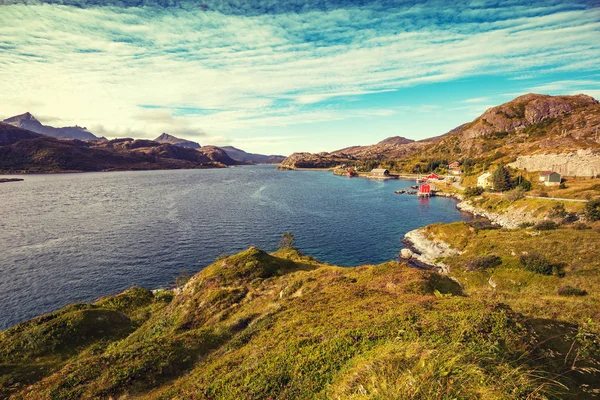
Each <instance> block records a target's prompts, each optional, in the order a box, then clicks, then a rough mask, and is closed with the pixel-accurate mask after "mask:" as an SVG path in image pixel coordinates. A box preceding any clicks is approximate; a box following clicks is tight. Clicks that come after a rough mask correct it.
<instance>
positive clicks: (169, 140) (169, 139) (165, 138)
mask: <svg viewBox="0 0 600 400" xmlns="http://www.w3.org/2000/svg"><path fill="white" fill-rule="evenodd" d="M154 141H155V142H158V143H166V144H173V145H175V146H180V147H189V148H192V149H199V148H200V147H201V146H200V144H198V143H196V142H192V141H191V140H185V139H180V138H178V137H175V136H173V135H169V134H168V133H163V134H162V135H160V136H159V137H157V138H156V139H154Z"/></svg>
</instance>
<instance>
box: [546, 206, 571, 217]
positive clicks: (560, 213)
mask: <svg viewBox="0 0 600 400" xmlns="http://www.w3.org/2000/svg"><path fill="white" fill-rule="evenodd" d="M548 216H549V217H550V218H563V217H566V216H567V210H565V205H564V203H556V204H555V205H554V206H553V207H552V209H550V212H549V213H548Z"/></svg>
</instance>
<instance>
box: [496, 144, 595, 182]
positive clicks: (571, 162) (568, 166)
mask: <svg viewBox="0 0 600 400" xmlns="http://www.w3.org/2000/svg"><path fill="white" fill-rule="evenodd" d="M508 166H509V167H512V168H518V169H525V170H527V171H556V172H558V173H559V174H561V175H564V176H596V175H600V154H599V153H597V152H594V151H593V150H592V149H584V150H578V151H577V152H574V153H562V154H535V155H531V156H520V157H519V158H517V161H515V162H513V163H510V164H508Z"/></svg>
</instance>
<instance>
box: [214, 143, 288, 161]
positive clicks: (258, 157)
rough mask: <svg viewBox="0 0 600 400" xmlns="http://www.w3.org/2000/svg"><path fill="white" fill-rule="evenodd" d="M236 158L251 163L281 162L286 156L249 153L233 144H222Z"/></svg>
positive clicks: (222, 147) (221, 147)
mask: <svg viewBox="0 0 600 400" xmlns="http://www.w3.org/2000/svg"><path fill="white" fill-rule="evenodd" d="M219 148H220V149H222V150H224V151H225V152H226V153H227V154H229V156H230V157H231V158H233V159H234V160H237V161H240V162H244V163H251V164H279V163H280V162H282V161H283V160H285V158H286V157H285V156H281V155H263V154H255V153H247V152H245V151H244V150H240V149H238V148H236V147H233V146H220V147H219Z"/></svg>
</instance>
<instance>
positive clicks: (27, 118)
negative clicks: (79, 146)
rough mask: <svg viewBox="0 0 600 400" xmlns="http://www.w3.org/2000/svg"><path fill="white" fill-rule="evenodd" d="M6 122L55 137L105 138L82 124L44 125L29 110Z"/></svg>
mask: <svg viewBox="0 0 600 400" xmlns="http://www.w3.org/2000/svg"><path fill="white" fill-rule="evenodd" d="M4 122H5V123H7V124H10V125H13V126H16V127H19V128H23V129H27V130H28V131H32V132H35V133H41V134H42V135H46V136H51V137H55V138H63V139H79V140H102V139H104V138H100V137H97V136H96V135H94V134H93V133H91V132H90V131H88V130H87V128H83V127H80V126H67V127H64V128H55V127H53V126H47V125H42V123H41V122H40V121H38V120H37V119H36V118H35V117H34V116H33V115H31V114H30V113H29V112H26V113H25V114H21V115H16V116H14V117H11V118H7V119H5V120H4Z"/></svg>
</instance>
